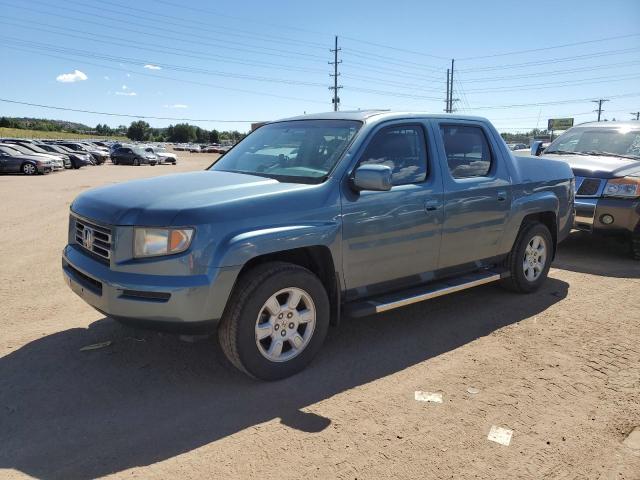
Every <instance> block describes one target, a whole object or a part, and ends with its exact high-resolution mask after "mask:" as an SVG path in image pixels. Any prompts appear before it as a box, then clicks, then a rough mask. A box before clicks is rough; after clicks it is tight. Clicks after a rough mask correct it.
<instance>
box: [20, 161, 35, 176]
mask: <svg viewBox="0 0 640 480" xmlns="http://www.w3.org/2000/svg"><path fill="white" fill-rule="evenodd" d="M20 170H22V173H24V174H25V175H35V174H36V173H38V169H37V168H36V166H35V165H34V164H33V163H23V164H22V167H21V168H20Z"/></svg>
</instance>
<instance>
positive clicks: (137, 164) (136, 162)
mask: <svg viewBox="0 0 640 480" xmlns="http://www.w3.org/2000/svg"><path fill="white" fill-rule="evenodd" d="M133 165H134V166H136V167H139V166H140V160H138V159H137V158H136V159H134V160H133Z"/></svg>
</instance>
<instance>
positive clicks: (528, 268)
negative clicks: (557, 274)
mask: <svg viewBox="0 0 640 480" xmlns="http://www.w3.org/2000/svg"><path fill="white" fill-rule="evenodd" d="M546 263H547V242H546V241H545V239H544V238H543V237H542V236H540V235H535V236H534V237H532V238H531V240H529V243H528V244H527V247H526V248H525V250H524V258H523V261H522V270H523V272H524V277H525V278H526V279H527V280H528V281H529V282H535V281H536V280H537V279H538V278H540V275H542V272H543V270H544V267H545V265H546Z"/></svg>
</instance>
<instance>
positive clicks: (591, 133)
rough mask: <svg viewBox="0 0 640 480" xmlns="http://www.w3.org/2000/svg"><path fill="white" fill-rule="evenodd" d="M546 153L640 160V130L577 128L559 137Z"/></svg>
mask: <svg viewBox="0 0 640 480" xmlns="http://www.w3.org/2000/svg"><path fill="white" fill-rule="evenodd" d="M545 153H578V154H580V153H583V154H587V155H612V156H619V157H630V158H634V159H638V160H640V130H635V129H634V130H632V129H629V128H575V129H572V130H571V131H569V132H567V133H565V134H564V135H561V136H560V137H558V139H557V140H555V141H554V142H553V143H552V144H551V145H549V147H548V148H547V149H546V150H545Z"/></svg>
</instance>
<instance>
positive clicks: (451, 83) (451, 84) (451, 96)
mask: <svg viewBox="0 0 640 480" xmlns="http://www.w3.org/2000/svg"><path fill="white" fill-rule="evenodd" d="M454 63H455V60H454V59H453V58H452V59H451V77H450V80H449V83H450V86H449V113H453V102H455V101H456V100H457V99H454V98H453V70H454Z"/></svg>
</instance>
